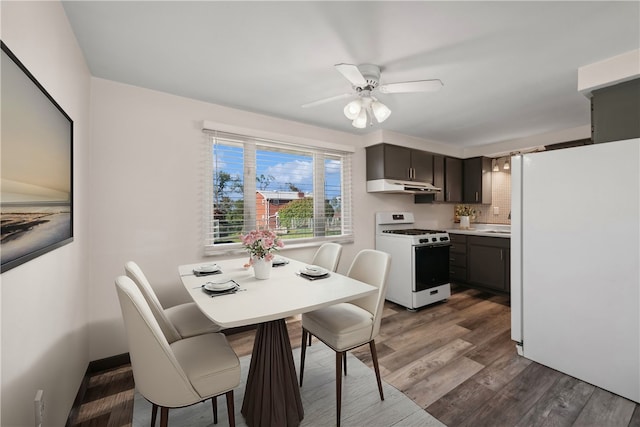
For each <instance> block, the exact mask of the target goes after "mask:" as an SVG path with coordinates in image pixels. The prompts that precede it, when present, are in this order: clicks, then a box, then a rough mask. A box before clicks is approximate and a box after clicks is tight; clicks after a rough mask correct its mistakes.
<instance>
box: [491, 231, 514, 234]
mask: <svg viewBox="0 0 640 427" xmlns="http://www.w3.org/2000/svg"><path fill="white" fill-rule="evenodd" d="M485 233H497V234H511V231H505V230H487V231H485Z"/></svg>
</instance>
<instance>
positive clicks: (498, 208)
mask: <svg viewBox="0 0 640 427" xmlns="http://www.w3.org/2000/svg"><path fill="white" fill-rule="evenodd" d="M493 214H494V215H500V206H494V207H493Z"/></svg>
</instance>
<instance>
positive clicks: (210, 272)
mask: <svg viewBox="0 0 640 427" xmlns="http://www.w3.org/2000/svg"><path fill="white" fill-rule="evenodd" d="M213 274H222V270H216V271H196V270H193V275H194V276H196V277H202V276H211V275H213Z"/></svg>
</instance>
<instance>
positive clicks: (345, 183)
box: [202, 125, 355, 255]
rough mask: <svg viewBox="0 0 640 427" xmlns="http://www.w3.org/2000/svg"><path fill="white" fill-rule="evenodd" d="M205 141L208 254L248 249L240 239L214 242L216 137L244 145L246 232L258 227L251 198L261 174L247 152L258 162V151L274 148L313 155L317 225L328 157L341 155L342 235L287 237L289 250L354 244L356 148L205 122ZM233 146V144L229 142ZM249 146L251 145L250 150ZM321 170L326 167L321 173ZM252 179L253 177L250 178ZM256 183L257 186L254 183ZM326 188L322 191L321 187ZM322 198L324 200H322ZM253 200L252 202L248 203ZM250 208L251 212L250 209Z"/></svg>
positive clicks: (204, 201) (321, 205)
mask: <svg viewBox="0 0 640 427" xmlns="http://www.w3.org/2000/svg"><path fill="white" fill-rule="evenodd" d="M203 133H204V140H205V144H206V149H205V153H206V155H205V156H204V157H205V159H206V163H207V167H205V168H204V171H205V172H204V173H205V185H203V207H204V209H203V211H204V215H203V216H204V218H203V230H202V236H203V237H204V241H203V243H204V254H205V255H225V254H237V253H241V252H244V248H243V246H242V244H241V243H240V242H234V243H218V244H214V243H213V235H214V218H213V207H214V193H213V181H214V179H213V178H214V173H215V167H214V161H213V154H214V153H213V150H214V144H215V139H216V138H222V139H229V141H230V142H231V141H233V145H236V144H237V145H242V146H243V153H244V159H243V166H244V168H243V169H244V174H243V184H244V188H245V189H244V209H245V213H244V215H245V221H244V223H243V228H244V232H247V231H249V230H252V229H255V228H256V224H257V218H256V206H255V200H254V199H255V197H253V198H252V197H251V194H254V195H255V192H256V190H257V187H256V185H255V176H256V175H257V165H256V164H255V163H250V167H247V166H246V165H247V163H246V162H247V155H253V156H254V157H253V159H254V161H257V160H256V158H255V152H256V151H258V150H260V149H267V150H268V149H270V148H271V149H273V151H278V150H282V151H284V152H293V153H299V154H305V155H307V154H309V155H310V157H311V159H312V167H313V170H314V173H313V177H312V185H313V196H314V197H313V198H314V224H315V223H316V221H317V219H316V215H317V214H318V213H319V212H320V213H321V215H320V218H322V219H323V220H324V201H325V198H324V197H322V198H319V197H317V195H318V192H322V194H323V195H324V184H325V180H324V168H325V160H326V159H327V158H335V157H339V158H340V160H341V217H342V218H341V222H342V233H341V234H339V235H330V236H317V235H315V231H314V236H313V237H303V238H293V239H285V240H284V242H285V249H295V248H305V247H313V246H319V245H321V244H322V243H325V242H336V243H352V242H353V241H354V239H355V237H354V227H353V206H352V203H353V192H352V188H353V182H352V181H353V174H352V170H353V152H354V150H353V149H346V150H345V149H344V148H343V147H342V149H340V148H327V147H326V146H325V145H331V144H325V143H321V142H318V143H317V144H313V145H311V144H308V143H307V144H302V143H297V142H293V141H282V140H274V139H268V138H261V137H256V136H252V135H247V134H238V133H233V132H227V131H224V130H214V129H211V127H210V126H204V125H203ZM229 145H232V144H229ZM247 147H250V148H249V150H247ZM319 170H322V172H321V173H319ZM247 178H249V179H247ZM252 184H253V185H252ZM320 188H322V190H319V189H320ZM320 199H322V200H320ZM248 200H249V202H247V201H248ZM247 210H248V211H247ZM247 218H249V220H250V221H252V222H253V224H252V225H251V226H247V223H246V221H247ZM314 228H315V226H314Z"/></svg>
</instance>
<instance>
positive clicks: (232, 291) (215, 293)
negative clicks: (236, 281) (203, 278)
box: [202, 286, 241, 298]
mask: <svg viewBox="0 0 640 427" xmlns="http://www.w3.org/2000/svg"><path fill="white" fill-rule="evenodd" d="M240 290H241V289H240V286H236V287H234V288H231V289H229V290H227V291H210V290H208V289H205V288H204V287H203V288H202V292H204V293H205V294H207V295H209V296H210V297H211V298H214V297H220V296H222V295H231V294H235V293H236V292H238V291H240Z"/></svg>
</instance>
